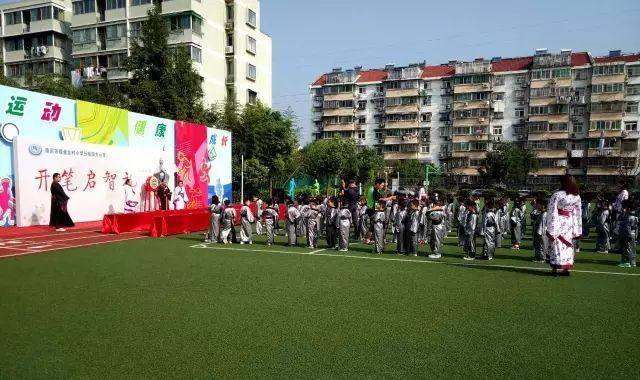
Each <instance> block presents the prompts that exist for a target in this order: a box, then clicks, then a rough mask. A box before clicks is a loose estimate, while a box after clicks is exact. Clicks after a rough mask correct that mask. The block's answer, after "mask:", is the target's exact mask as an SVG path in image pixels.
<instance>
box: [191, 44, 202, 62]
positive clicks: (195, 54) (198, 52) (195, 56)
mask: <svg viewBox="0 0 640 380" xmlns="http://www.w3.org/2000/svg"><path fill="white" fill-rule="evenodd" d="M191 60H192V61H194V62H198V63H202V49H200V48H199V47H196V46H191Z"/></svg>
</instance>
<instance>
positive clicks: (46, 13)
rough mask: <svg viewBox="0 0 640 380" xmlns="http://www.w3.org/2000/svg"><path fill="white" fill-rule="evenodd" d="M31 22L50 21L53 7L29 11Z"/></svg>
mask: <svg viewBox="0 0 640 380" xmlns="http://www.w3.org/2000/svg"><path fill="white" fill-rule="evenodd" d="M29 14H30V17H31V21H40V20H48V19H50V18H51V7H40V8H33V9H31V10H29Z"/></svg>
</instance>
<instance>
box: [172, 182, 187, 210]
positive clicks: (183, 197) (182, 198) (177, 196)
mask: <svg viewBox="0 0 640 380" xmlns="http://www.w3.org/2000/svg"><path fill="white" fill-rule="evenodd" d="M187 202H189V197H188V196H187V190H186V189H185V188H184V186H183V183H182V181H178V185H177V186H176V188H175V189H173V209H174V210H184V209H185V207H187Z"/></svg>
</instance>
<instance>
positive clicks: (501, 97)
mask: <svg viewBox="0 0 640 380" xmlns="http://www.w3.org/2000/svg"><path fill="white" fill-rule="evenodd" d="M493 99H494V100H504V92H496V93H494V94H493Z"/></svg>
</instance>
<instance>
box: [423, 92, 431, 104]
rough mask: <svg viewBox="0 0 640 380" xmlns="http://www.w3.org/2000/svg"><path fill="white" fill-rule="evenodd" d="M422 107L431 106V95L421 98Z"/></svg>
mask: <svg viewBox="0 0 640 380" xmlns="http://www.w3.org/2000/svg"><path fill="white" fill-rule="evenodd" d="M422 105H423V106H430V105H431V95H427V96H425V97H424V98H422Z"/></svg>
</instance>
